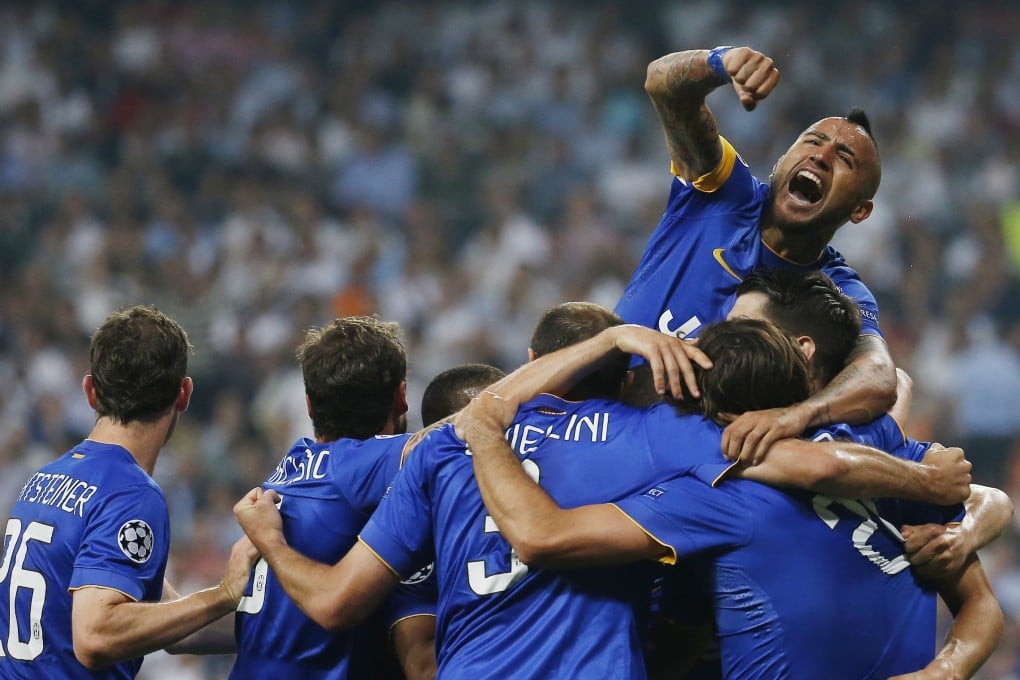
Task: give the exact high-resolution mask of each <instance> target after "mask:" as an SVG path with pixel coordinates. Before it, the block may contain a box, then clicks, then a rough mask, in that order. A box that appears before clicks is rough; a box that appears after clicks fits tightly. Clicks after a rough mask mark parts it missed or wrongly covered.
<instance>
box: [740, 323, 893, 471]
mask: <svg viewBox="0 0 1020 680" xmlns="http://www.w3.org/2000/svg"><path fill="white" fill-rule="evenodd" d="M895 401H896V365H895V364H894V363H893V360H892V356H891V355H890V354H889V348H888V347H887V346H886V344H885V341H884V340H882V339H881V338H879V337H877V336H873V335H862V336H861V337H860V338H858V340H857V345H856V346H855V347H854V349H853V351H852V352H851V353H850V357H849V359H848V361H847V365H846V367H845V368H844V369H843V370H842V371H840V372H839V373H838V374H837V375H836V377H834V378H833V379H832V380H831V381H830V382H829V384H828V385H826V386H825V387H824V388H822V389H821V390H819V391H818V392H816V393H815V394H813V395H812V396H811V397H809V398H808V399H807V400H805V401H802V402H801V403H799V404H794V405H793V406H788V407H786V408H777V409H769V410H765V411H752V412H748V413H744V414H743V415H741V416H739V417H737V418H736V419H735V420H734V421H733V422H732V423H730V424H729V425H728V426H727V427H726V429H725V430H724V431H723V441H722V450H723V453H724V454H725V455H726V457H727V458H729V459H731V460H737V459H740V460H744V461H748V462H752V463H757V462H759V461H761V460H762V459H763V458H764V456H765V452H766V451H768V450H769V447H770V446H772V444H774V443H775V442H777V441H779V440H780V439H784V438H786V437H796V436H799V435H800V434H801V433H802V432H804V431H805V430H807V429H808V428H809V427H815V426H818V425H828V424H830V423H850V424H851V425H860V424H863V423H867V422H870V421H872V420H874V419H875V418H877V417H879V416H880V415H882V414H883V413H886V412H887V411H888V410H889V409H890V408H891V407H892V406H893V404H894V403H895Z"/></svg>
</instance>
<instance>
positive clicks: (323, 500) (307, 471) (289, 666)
mask: <svg viewBox="0 0 1020 680" xmlns="http://www.w3.org/2000/svg"><path fill="white" fill-rule="evenodd" d="M409 437H410V435H398V436H377V437H373V438H371V439H367V440H364V441H362V440H357V439H339V440H337V441H334V442H329V443H324V444H319V443H316V442H314V441H312V440H310V439H299V440H298V441H297V442H296V443H295V444H294V446H293V448H291V450H290V452H289V453H287V455H286V456H284V458H283V460H282V461H281V462H280V463H279V465H277V466H276V470H275V471H274V472H273V473H272V474H271V475H270V476H269V478H268V479H267V480H266V481H265V483H264V484H263V487H265V488H266V489H274V490H275V491H277V492H278V493H279V494H280V496H281V497H282V498H283V500H282V502H281V504H280V514H281V515H282V516H283V530H284V535H285V537H286V539H287V542H288V543H289V544H290V545H291V546H293V548H294V549H295V550H297V551H298V552H301V553H302V554H304V555H306V556H308V557H310V558H312V559H314V560H318V561H320V562H325V563H327V564H333V563H335V562H338V561H340V559H341V558H342V557H343V556H344V555H345V554H347V551H348V550H349V549H350V547H351V546H352V545H353V544H354V541H355V540H356V538H357V535H358V532H359V531H361V528H362V527H363V526H364V524H365V522H366V521H367V520H368V518H369V516H371V514H372V512H373V511H374V510H375V507H376V506H377V505H378V504H379V501H380V499H382V497H383V494H384V493H385V492H386V488H387V486H389V484H390V482H391V481H392V479H393V477H394V475H395V474H396V473H397V470H398V468H399V467H400V455H401V451H402V450H403V448H404V445H405V444H406V443H407V440H408V439H409ZM235 628H236V636H237V661H236V662H235V664H234V668H233V669H232V671H231V675H230V677H232V678H284V677H287V678H290V677H295V678H297V677H300V678H305V679H306V680H318V679H320V678H322V679H325V678H330V679H333V680H342V679H343V678H348V677H362V673H364V672H366V671H367V670H370V669H371V667H372V666H373V664H374V662H375V658H364V659H361V658H359V653H364V654H365V655H366V656H367V655H369V654H372V655H374V654H376V653H378V651H379V649H380V647H379V645H378V644H377V642H378V640H377V639H375V637H376V636H378V635H379V634H380V633H379V631H378V630H377V629H374V628H373V627H372V626H367V627H365V626H363V627H360V628H359V629H357V630H354V631H350V632H346V633H332V632H329V631H327V630H325V629H324V628H322V627H321V626H319V625H318V624H316V623H315V622H314V621H312V620H311V619H309V618H308V617H307V616H305V614H304V613H303V612H302V611H301V610H300V609H299V608H298V606H297V605H296V604H295V603H294V602H293V600H291V599H290V597H289V596H288V595H287V594H286V593H285V592H284V590H283V588H282V587H281V586H280V584H279V582H278V581H277V580H276V578H275V577H274V576H273V572H272V570H270V569H269V568H268V564H267V563H266V562H265V561H264V560H259V562H258V563H257V564H256V565H255V569H254V571H253V574H252V579H251V581H250V582H249V586H248V590H247V591H246V595H245V597H244V598H243V599H242V600H241V603H240V605H239V606H238V613H237V617H236V624H235ZM369 650H371V651H369Z"/></svg>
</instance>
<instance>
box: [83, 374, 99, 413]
mask: <svg viewBox="0 0 1020 680" xmlns="http://www.w3.org/2000/svg"><path fill="white" fill-rule="evenodd" d="M81 390H82V392H84V393H85V399H87V400H88V402H89V408H90V409H92V410H93V411H95V410H96V406H98V404H99V400H98V399H97V398H96V385H95V383H93V382H92V376H91V375H89V374H86V375H85V377H84V378H82V380H81Z"/></svg>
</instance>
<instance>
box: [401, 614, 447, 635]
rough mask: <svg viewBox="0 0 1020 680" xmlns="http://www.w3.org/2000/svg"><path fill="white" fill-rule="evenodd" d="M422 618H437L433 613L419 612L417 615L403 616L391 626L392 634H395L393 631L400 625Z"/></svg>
mask: <svg viewBox="0 0 1020 680" xmlns="http://www.w3.org/2000/svg"><path fill="white" fill-rule="evenodd" d="M421 616H431V617H432V618H436V615H435V614H432V613H429V612H418V613H416V614H408V615H407V616H401V617H400V618H399V619H397V620H396V621H394V622H393V623H391V624H390V633H391V634H392V633H393V629H394V628H396V627H397V626H398V625H399V624H401V623H403V622H404V621H408V620H410V619H416V618H418V617H421Z"/></svg>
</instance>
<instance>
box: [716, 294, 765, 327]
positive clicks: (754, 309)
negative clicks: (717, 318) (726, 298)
mask: <svg viewBox="0 0 1020 680" xmlns="http://www.w3.org/2000/svg"><path fill="white" fill-rule="evenodd" d="M768 300H769V298H768V296H767V295H766V294H765V293H762V292H759V291H752V292H750V293H743V294H742V295H738V296H737V299H736V300H735V301H734V302H733V308H732V309H730V311H729V314H727V315H726V319H727V320H729V319H756V320H758V321H771V319H769V317H768V315H767V314H766V313H765V311H766V306H767V304H768Z"/></svg>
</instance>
